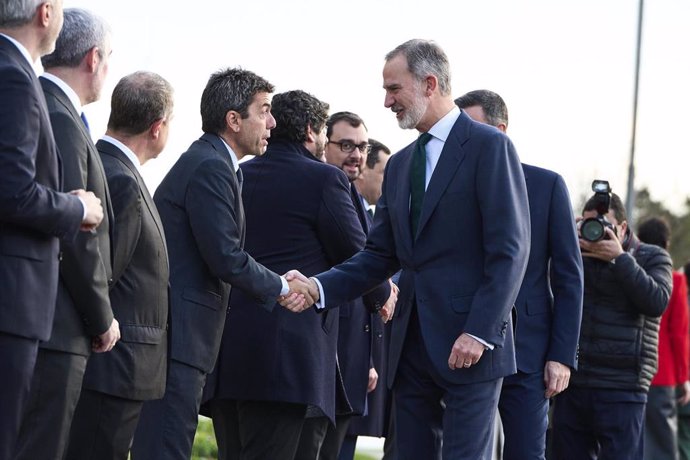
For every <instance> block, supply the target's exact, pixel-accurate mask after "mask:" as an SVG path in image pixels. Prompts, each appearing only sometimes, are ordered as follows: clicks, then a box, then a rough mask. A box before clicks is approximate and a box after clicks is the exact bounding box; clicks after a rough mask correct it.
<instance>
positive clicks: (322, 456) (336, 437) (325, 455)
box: [319, 415, 356, 460]
mask: <svg viewBox="0 0 690 460" xmlns="http://www.w3.org/2000/svg"><path fill="white" fill-rule="evenodd" d="M351 421H352V415H337V416H336V417H335V425H333V424H332V423H329V424H328V428H327V429H326V436H325V437H324V439H323V443H322V444H321V449H320V450H319V460H337V459H338V453H339V452H340V448H341V446H342V445H343V441H344V440H345V435H346V434H347V429H348V427H349V426H350V422H351ZM355 442H356V441H355Z"/></svg>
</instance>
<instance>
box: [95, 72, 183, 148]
mask: <svg viewBox="0 0 690 460" xmlns="http://www.w3.org/2000/svg"><path fill="white" fill-rule="evenodd" d="M172 110H173V88H172V86H171V85H170V83H169V82H168V81H167V80H166V79H165V78H163V77H161V76H160V75H158V74H156V73H153V72H144V71H139V72H134V73H132V74H129V75H127V76H125V77H122V78H121V79H120V81H119V82H118V83H117V85H116V86H115V89H114V90H113V95H112V99H111V103H110V119H109V120H108V129H109V130H113V131H117V132H121V133H124V134H127V135H137V134H141V133H143V132H144V131H146V130H147V129H149V128H150V127H151V125H152V124H153V123H154V122H155V121H156V120H160V119H162V118H165V117H168V116H170V114H171V113H172Z"/></svg>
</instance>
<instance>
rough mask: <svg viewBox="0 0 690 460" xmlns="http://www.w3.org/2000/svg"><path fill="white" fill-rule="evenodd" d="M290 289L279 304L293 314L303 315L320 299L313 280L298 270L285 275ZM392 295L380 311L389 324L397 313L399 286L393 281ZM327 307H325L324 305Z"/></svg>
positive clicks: (279, 298) (281, 297)
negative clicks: (396, 304)
mask: <svg viewBox="0 0 690 460" xmlns="http://www.w3.org/2000/svg"><path fill="white" fill-rule="evenodd" d="M284 276H285V279H286V280H287V282H288V286H289V287H290V292H288V294H287V295H284V296H282V295H281V296H279V297H278V303H280V305H282V306H283V307H285V308H287V309H288V310H290V311H291V312H293V313H301V312H303V311H304V310H306V309H308V308H309V307H311V306H312V305H314V304H315V303H316V302H318V301H319V299H320V297H321V296H320V294H319V287H318V285H317V284H316V281H314V279H313V278H307V277H306V276H304V275H303V274H302V273H300V272H299V271H297V270H290V271H289V272H287V273H286V274H285V275H284ZM390 284H391V294H390V297H389V298H388V300H387V301H386V303H385V304H384V305H383V307H382V308H381V309H380V310H379V311H378V313H379V316H381V318H382V319H383V322H384V323H386V322H388V321H389V320H390V319H391V318H392V317H393V313H394V312H395V303H396V302H397V301H398V292H399V290H398V286H396V285H395V283H393V282H392V281H390ZM323 307H325V305H323Z"/></svg>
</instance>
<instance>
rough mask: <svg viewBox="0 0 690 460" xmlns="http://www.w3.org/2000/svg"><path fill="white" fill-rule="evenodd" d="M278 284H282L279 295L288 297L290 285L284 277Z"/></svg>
mask: <svg viewBox="0 0 690 460" xmlns="http://www.w3.org/2000/svg"><path fill="white" fill-rule="evenodd" d="M280 283H281V284H282V287H281V288H280V295H288V294H289V293H290V285H289V284H288V282H287V280H286V279H285V277H284V276H281V277H280Z"/></svg>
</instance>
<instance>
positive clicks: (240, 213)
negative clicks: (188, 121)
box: [200, 133, 247, 248]
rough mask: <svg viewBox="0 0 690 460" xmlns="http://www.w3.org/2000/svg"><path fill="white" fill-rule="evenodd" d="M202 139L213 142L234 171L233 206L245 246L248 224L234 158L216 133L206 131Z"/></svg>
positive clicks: (242, 242) (218, 152)
mask: <svg viewBox="0 0 690 460" xmlns="http://www.w3.org/2000/svg"><path fill="white" fill-rule="evenodd" d="M200 140H202V141H204V142H208V143H209V144H211V146H213V150H215V151H216V153H217V154H219V155H220V156H221V157H222V158H223V160H224V161H225V162H226V163H227V164H228V167H229V168H230V171H232V174H230V177H231V178H230V181H231V182H232V183H231V187H232V188H233V189H234V192H235V203H233V206H234V210H235V214H236V215H237V227H238V228H239V229H240V247H242V248H244V240H245V237H246V232H247V226H246V225H245V221H244V204H243V203H242V192H241V190H240V183H239V181H238V179H237V174H236V172H235V167H234V165H233V164H232V159H231V158H230V152H228V149H227V147H225V144H224V143H223V140H222V139H221V138H220V137H218V136H217V135H215V134H208V133H205V134H204V135H203V136H201V138H200Z"/></svg>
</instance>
